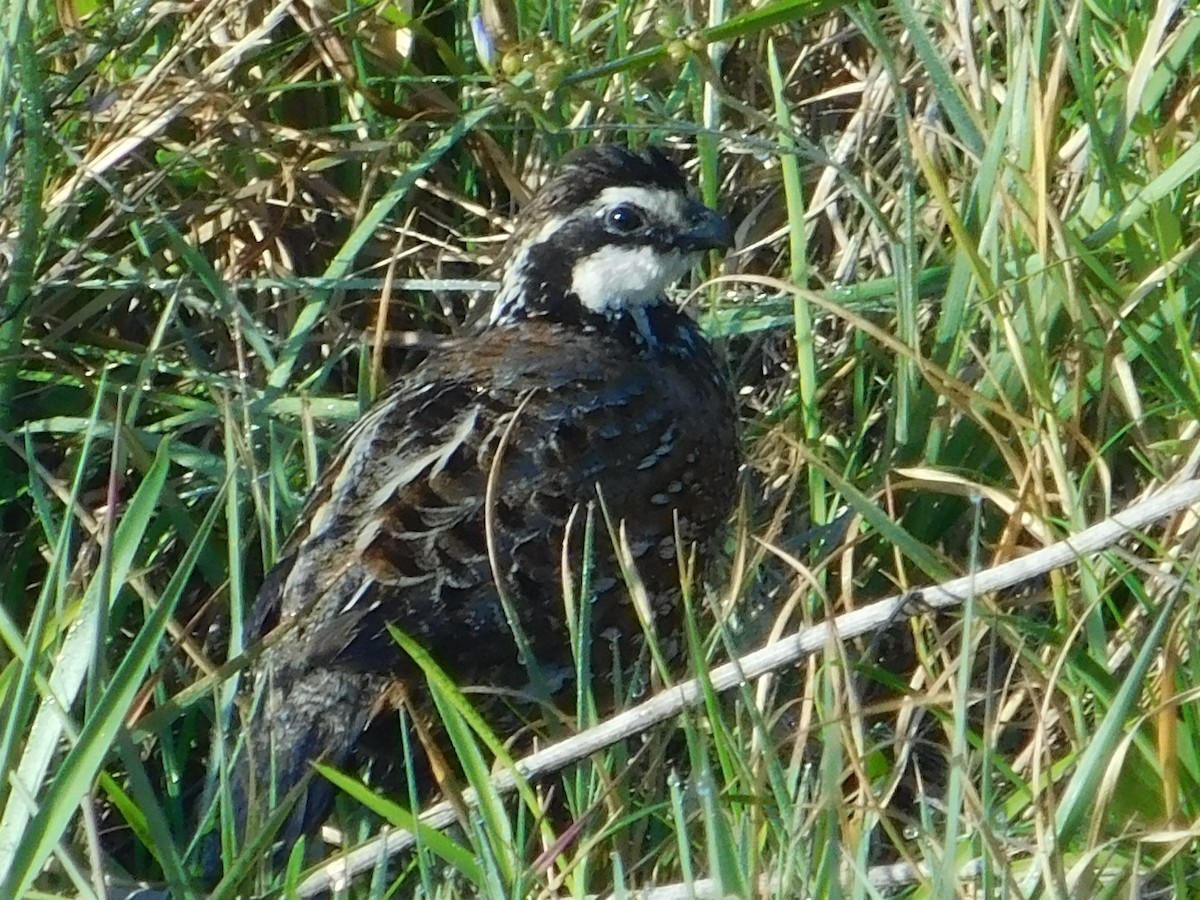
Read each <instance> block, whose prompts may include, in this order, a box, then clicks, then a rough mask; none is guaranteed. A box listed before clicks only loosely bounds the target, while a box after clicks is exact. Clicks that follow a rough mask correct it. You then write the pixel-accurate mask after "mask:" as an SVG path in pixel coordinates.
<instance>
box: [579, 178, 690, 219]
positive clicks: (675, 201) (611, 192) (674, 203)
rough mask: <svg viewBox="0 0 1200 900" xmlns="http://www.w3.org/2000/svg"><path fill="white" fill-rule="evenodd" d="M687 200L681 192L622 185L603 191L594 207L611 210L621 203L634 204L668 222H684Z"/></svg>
mask: <svg viewBox="0 0 1200 900" xmlns="http://www.w3.org/2000/svg"><path fill="white" fill-rule="evenodd" d="M686 199H687V198H686V197H685V196H684V194H683V193H681V192H680V191H672V190H667V189H666V188H647V187H639V186H636V185H628V184H621V185H614V186H613V187H606V188H605V189H604V190H602V191H601V192H600V194H599V195H598V196H597V197H596V200H595V202H594V203H593V207H594V208H597V209H610V208H611V207H614V206H616V205H618V204H620V203H632V204H633V205H634V206H639V207H641V208H642V209H644V210H646V211H647V212H650V213H652V214H653V215H655V216H657V217H660V218H662V219H665V220H667V221H671V222H682V221H683V220H684V218H685V215H684V202H685V201H686Z"/></svg>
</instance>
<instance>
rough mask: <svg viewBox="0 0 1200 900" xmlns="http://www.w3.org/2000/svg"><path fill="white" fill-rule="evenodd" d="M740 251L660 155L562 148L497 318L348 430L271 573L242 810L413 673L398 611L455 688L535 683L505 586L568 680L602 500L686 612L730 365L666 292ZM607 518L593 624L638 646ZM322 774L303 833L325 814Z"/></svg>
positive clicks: (707, 519)
mask: <svg viewBox="0 0 1200 900" xmlns="http://www.w3.org/2000/svg"><path fill="white" fill-rule="evenodd" d="M728 243H729V232H728V226H727V225H726V224H725V223H724V220H723V219H721V218H720V217H719V216H717V215H716V214H715V213H713V212H712V211H711V210H708V209H706V208H705V207H704V206H702V205H701V204H699V203H698V201H696V200H695V199H694V198H692V197H690V195H689V194H688V191H687V186H686V183H685V182H684V180H683V178H682V176H681V175H680V173H679V171H678V170H677V169H676V168H675V166H674V165H673V164H671V163H670V162H668V161H667V160H666V159H665V158H664V157H663V156H662V155H661V154H659V153H657V152H656V151H649V152H646V153H638V154H635V153H632V152H630V151H628V150H623V149H621V148H615V147H603V148H590V149H588V150H585V151H582V152H581V153H580V154H579V155H577V156H575V157H574V158H572V159H568V160H567V161H565V163H564V165H563V167H562V169H561V171H560V173H559V174H558V175H557V176H556V178H554V179H553V180H552V181H551V182H549V183H548V184H547V185H546V186H545V187H544V188H543V189H542V191H540V192H539V194H538V195H537V197H536V198H535V199H534V201H532V203H531V204H530V206H529V208H528V209H527V210H526V211H525V212H524V214H523V215H522V217H521V221H520V223H519V225H518V228H517V231H516V233H515V234H514V236H513V239H512V241H511V242H510V245H509V250H508V253H507V257H506V262H505V271H504V278H503V286H502V288H501V292H500V295H499V296H498V297H497V300H496V305H495V312H494V313H493V316H492V318H491V320H490V322H489V323H488V324H487V325H486V326H484V327H482V328H481V329H480V330H479V331H478V332H477V333H474V334H471V335H469V336H466V337H463V338H461V339H457V340H454V341H450V342H448V343H446V344H445V345H443V346H442V347H440V348H438V349H437V350H435V351H433V352H432V353H431V354H430V356H429V358H428V359H426V360H425V361H424V362H423V363H422V364H421V365H420V366H419V367H418V368H417V369H416V370H415V371H413V372H412V373H411V374H410V375H408V376H406V377H404V378H402V379H401V380H399V381H398V382H397V383H395V384H394V385H392V386H391V387H390V388H389V389H388V390H387V392H386V393H385V394H384V395H383V396H382V397H381V398H380V399H379V401H378V402H377V403H376V404H375V406H374V407H373V408H372V409H371V410H370V411H369V412H368V413H367V414H366V415H365V416H364V417H363V419H362V420H361V421H359V422H358V424H357V425H355V426H354V428H353V429H352V430H351V431H350V432H349V433H348V434H347V435H346V437H345V439H344V440H343V442H342V444H341V448H340V450H339V451H338V453H337V455H336V457H335V458H334V459H333V461H332V462H331V463H330V465H329V467H328V468H327V470H326V471H325V473H324V475H323V477H322V478H321V479H320V481H319V483H318V484H317V486H316V488H315V490H314V491H313V494H312V496H311V497H310V499H309V501H308V503H307V505H306V507H305V510H304V512H303V513H302V515H301V517H300V520H299V523H298V525H297V527H296V530H295V532H294V533H293V534H292V536H291V538H290V539H289V540H288V542H287V543H286V545H285V546H284V548H283V550H282V552H281V554H280V558H279V561H278V563H277V564H276V566H275V568H274V569H273V570H272V571H271V572H270V574H269V575H268V577H267V579H266V582H265V584H264V585H263V588H262V590H261V592H260V595H259V599H258V603H257V605H256V608H255V611H254V615H253V617H252V622H251V624H250V630H251V632H252V635H253V636H254V637H259V636H262V635H264V634H266V633H268V632H270V631H271V630H273V629H276V628H278V627H281V626H282V627H283V628H285V629H286V631H284V632H281V635H282V636H281V637H280V638H279V640H278V642H277V643H274V644H273V646H271V648H270V649H269V650H267V651H266V652H265V653H264V654H263V656H262V659H261V660H260V662H259V663H258V665H257V667H256V670H255V681H256V688H257V690H258V692H259V693H260V695H261V696H260V702H259V705H258V707H257V712H256V713H255V716H254V719H253V721H252V722H251V723H250V724H249V726H248V728H247V739H248V740H247V743H248V745H249V751H250V754H251V759H252V760H253V761H252V763H250V764H249V765H248V766H246V765H243V767H242V769H241V771H242V775H241V777H240V778H239V782H238V786H237V787H236V788H235V791H236V793H237V797H238V803H239V805H243V806H244V805H245V804H246V802H247V801H246V798H247V796H248V791H247V784H246V776H247V775H249V774H250V773H253V782H254V791H255V793H256V794H257V795H258V796H267V790H268V784H269V782H270V780H271V778H272V776H273V779H274V782H275V793H276V795H277V796H282V795H283V794H284V793H285V792H286V791H287V790H288V789H290V788H291V787H292V786H293V785H294V784H295V783H297V781H298V780H299V779H300V778H302V777H303V776H304V774H305V772H306V771H307V769H308V767H309V764H310V763H311V762H312V761H314V760H318V759H324V760H326V761H328V762H330V763H332V764H334V765H337V764H340V763H342V762H343V761H344V760H345V759H346V757H347V755H348V753H349V751H350V750H351V749H352V747H353V745H354V743H355V741H356V740H357V739H358V738H359V736H360V735H361V734H362V732H363V730H364V728H365V727H366V725H367V723H368V721H369V720H370V718H371V717H372V716H373V715H375V714H376V713H377V712H378V710H379V708H380V706H381V705H382V704H383V703H384V701H385V698H386V697H387V696H389V694H390V693H391V689H392V688H394V687H395V686H396V685H397V684H405V685H411V686H414V687H415V686H417V685H419V682H420V675H419V671H418V670H417V668H416V666H415V665H414V664H413V663H412V661H411V660H410V659H409V658H408V657H407V655H406V654H405V653H403V652H402V651H401V650H400V648H399V647H398V646H397V645H396V643H395V641H394V640H393V638H392V636H391V635H390V633H389V631H388V626H389V625H392V626H395V627H396V628H398V629H400V630H401V631H404V632H406V633H407V634H408V635H410V636H411V637H412V638H414V639H415V640H416V641H418V642H419V643H420V644H421V645H423V646H424V647H425V649H427V650H428V651H429V652H430V653H431V654H432V656H433V657H434V659H436V660H437V662H438V663H439V664H440V665H441V666H443V667H444V668H445V669H446V670H447V671H448V672H449V673H450V674H451V675H452V676H453V677H454V678H455V679H456V680H457V681H458V683H460V684H463V685H471V684H484V685H489V686H500V687H507V688H519V687H521V686H522V685H524V684H525V683H526V682H527V680H528V669H527V665H526V663H527V661H526V660H523V659H521V657H520V655H519V654H518V651H517V643H516V640H515V639H514V636H513V629H512V627H511V625H510V622H509V620H508V619H507V618H506V613H505V608H504V605H503V604H502V602H501V591H499V590H498V589H497V582H499V585H500V587H501V588H502V590H503V593H504V595H505V596H506V597H507V598H508V599H509V601H510V603H511V608H512V609H513V610H514V611H515V613H516V615H517V617H518V619H519V627H520V630H521V631H523V632H524V634H525V636H526V637H527V638H528V640H529V641H530V643H531V646H532V650H533V656H534V658H535V659H536V661H537V664H538V666H539V667H540V670H541V671H542V672H543V673H544V674H546V675H547V677H548V679H549V680H550V681H558V682H561V679H562V678H563V677H567V676H569V674H570V673H571V672H572V671H573V663H572V651H571V645H570V639H569V637H568V625H567V622H566V613H565V610H564V603H563V588H562V583H563V581H562V579H563V573H562V561H563V558H564V554H563V546H564V541H566V542H567V545H568V546H569V548H570V550H569V552H568V554H567V558H568V559H569V560H570V561H571V562H570V565H571V566H572V567H573V570H574V572H575V573H576V574H578V572H579V567H580V562H581V558H580V557H581V547H582V540H583V533H584V521H585V519H586V515H587V508H588V506H589V505H590V504H593V505H594V507H593V508H595V509H597V510H599V509H600V508H601V507H602V509H603V511H604V513H606V514H607V517H608V520H609V521H610V522H611V523H613V524H614V525H616V524H618V523H621V524H623V527H624V530H625V536H626V539H627V541H628V545H629V547H630V548H631V550H632V553H633V557H634V560H635V562H636V565H637V571H638V575H639V577H640V578H641V579H642V581H643V582H644V584H645V586H646V588H647V591H648V595H649V597H650V599H651V606H652V608H653V609H654V610H655V612H656V616H657V617H659V619H660V627H664V628H665V629H666V630H670V629H671V628H673V627H674V624H673V620H674V613H675V607H676V604H677V599H678V593H679V584H678V582H679V568H678V563H677V554H678V552H679V543H678V539H682V541H683V542H684V544H685V545H686V544H690V543H692V542H699V543H701V544H704V543H706V542H708V541H709V540H710V539H711V538H712V537H713V535H714V534H715V532H716V531H717V530H718V529H719V528H720V527H721V525H722V524H723V522H724V521H725V519H726V517H727V515H728V512H729V509H730V507H731V505H732V502H733V498H734V493H735V482H736V472H737V468H738V463H739V456H738V450H737V436H736V427H735V425H736V422H735V413H734V407H733V403H732V399H731V396H730V392H729V389H728V386H727V385H726V383H725V381H724V379H723V377H722V375H721V371H720V368H719V366H718V365H717V362H716V360H715V359H714V357H713V355H712V352H711V350H710V348H709V346H708V344H707V343H706V342H705V340H704V339H703V337H702V336H701V335H700V333H699V331H698V329H697V327H696V325H695V324H694V323H693V322H692V320H691V319H690V318H688V317H687V316H686V315H685V314H684V313H682V312H680V311H679V310H677V309H676V308H675V307H674V306H672V305H671V304H669V303H668V302H666V301H665V299H661V293H662V289H663V288H664V287H665V286H666V285H668V284H669V283H670V282H671V281H674V280H675V279H676V278H677V277H678V275H679V274H681V273H682V272H683V271H685V270H686V268H687V267H688V265H689V263H690V261H691V260H692V259H693V258H694V256H695V254H696V252H697V251H699V250H702V249H704V248H710V247H721V246H727V245H728ZM597 276H599V277H597ZM595 521H596V523H597V526H598V527H597V528H596V532H595V533H596V540H595V550H594V571H593V573H592V577H591V580H590V588H591V591H592V592H593V594H594V595H595V599H594V601H593V602H592V605H591V606H590V613H591V634H592V635H593V636H595V638H594V639H595V643H596V645H597V646H598V647H599V646H600V645H603V644H607V640H605V639H601V638H599V637H598V636H599V635H606V636H607V637H617V638H618V639H622V640H626V641H635V640H636V639H637V637H638V636H639V635H641V633H642V628H641V626H640V625H639V621H638V616H637V614H636V610H635V608H634V607H633V605H632V603H631V602H630V600H629V598H628V590H627V588H626V585H625V583H624V580H623V579H622V578H621V575H620V572H619V569H618V567H617V565H616V562H615V559H614V553H613V550H612V543H611V541H610V540H609V538H608V532H607V530H606V528H605V525H604V523H605V519H604V516H603V514H600V513H597V515H596V519H595ZM569 522H571V523H572V524H571V526H570V528H569V529H568V523H569ZM568 531H569V533H568ZM489 535H490V541H489ZM600 649H602V648H600ZM596 658H597V659H601V658H603V656H602V654H601V653H597V655H596ZM625 658H628V656H626V657H625ZM319 782H320V780H319V779H316V780H315V781H314V784H313V786H312V788H310V790H309V794H308V797H307V798H306V801H302V802H301V804H300V807H299V808H298V809H297V810H296V811H295V813H294V814H293V816H292V818H291V820H290V822H289V826H288V832H289V835H290V836H293V837H294V836H295V835H297V834H299V833H301V832H303V831H308V830H310V829H311V828H313V827H314V826H315V825H317V824H319V822H320V819H321V818H322V817H323V816H324V815H325V813H326V811H327V802H326V801H327V799H328V787H327V786H324V785H322V784H319ZM242 814H243V815H244V810H243V813H242Z"/></svg>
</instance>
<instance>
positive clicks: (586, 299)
mask: <svg viewBox="0 0 1200 900" xmlns="http://www.w3.org/2000/svg"><path fill="white" fill-rule="evenodd" d="M693 260H694V254H691V253H688V254H684V253H682V252H681V251H679V250H671V251H669V252H666V253H664V252H662V251H661V250H657V249H655V248H654V247H647V246H620V245H610V246H607V247H602V248H600V249H599V250H597V251H596V252H595V253H593V254H591V255H590V256H585V257H584V258H583V259H581V260H579V262H577V263H575V265H574V267H572V269H571V290H572V291H574V293H575V295H576V296H577V297H579V302H580V303H582V304H583V306H584V307H585V308H587V309H588V310H590V311H591V312H594V313H610V312H617V311H619V310H622V309H634V308H637V307H642V306H645V305H647V304H649V303H654V302H655V301H656V300H659V299H660V298H661V297H662V296H663V292H664V291H665V290H666V289H667V288H668V287H670V286H671V285H672V284H674V283H675V282H676V281H678V280H679V279H680V278H682V277H683V276H684V275H686V274H687V273H688V270H689V269H690V268H691V266H692V262H693Z"/></svg>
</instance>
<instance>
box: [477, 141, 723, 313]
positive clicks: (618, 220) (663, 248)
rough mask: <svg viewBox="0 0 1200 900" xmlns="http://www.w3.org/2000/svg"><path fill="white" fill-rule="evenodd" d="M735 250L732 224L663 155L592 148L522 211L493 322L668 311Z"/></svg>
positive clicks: (569, 162)
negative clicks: (681, 288)
mask: <svg viewBox="0 0 1200 900" xmlns="http://www.w3.org/2000/svg"><path fill="white" fill-rule="evenodd" d="M732 243H733V235H732V232H731V230H730V227H729V223H728V221H727V220H726V219H725V217H724V216H722V215H721V214H720V213H718V212H716V211H715V210H713V209H710V208H709V207H707V206H705V205H704V204H703V203H702V202H700V200H699V199H698V198H697V197H696V195H695V193H694V192H693V191H692V190H691V188H690V186H689V184H688V182H687V180H686V179H685V178H684V176H683V173H682V172H680V170H679V168H678V167H677V166H676V165H675V164H674V163H673V162H671V161H670V160H669V159H667V157H666V156H664V155H663V154H662V152H661V151H659V150H658V149H657V148H654V147H650V148H648V149H646V150H643V151H634V150H629V149H627V148H625V147H620V146H615V145H611V144H600V145H593V146H588V147H584V148H582V149H580V150H577V151H576V152H574V153H572V154H570V155H568V156H567V157H565V158H564V159H563V160H562V162H561V164H560V165H559V168H558V171H557V172H556V174H555V175H554V177H553V178H551V179H550V180H549V181H548V182H547V183H546V184H545V185H544V186H543V187H542V188H541V190H539V191H538V192H537V194H536V196H535V197H534V198H533V200H532V201H530V203H529V205H528V206H527V207H526V208H525V209H524V210H522V212H521V215H520V217H519V221H518V223H517V228H516V231H515V232H514V234H513V236H512V238H511V239H510V241H509V244H508V247H507V248H506V251H505V254H504V268H503V274H502V278H501V288H500V293H499V294H498V296H497V298H496V301H495V304H494V305H493V309H492V317H491V322H492V324H506V323H512V322H516V321H520V320H521V319H527V318H532V317H538V316H543V317H548V318H550V319H552V320H557V321H566V322H576V321H585V322H586V321H588V320H591V319H593V318H595V317H609V318H614V317H619V316H621V315H623V314H628V313H633V314H635V315H637V314H638V313H639V311H642V312H644V310H645V308H646V307H648V306H653V305H656V304H658V303H659V302H661V301H662V300H663V298H664V296H665V291H666V289H667V288H668V287H670V286H671V285H672V284H674V283H675V282H676V281H678V280H679V279H680V278H682V277H683V276H684V275H686V274H687V273H688V271H690V269H691V268H692V266H693V265H694V264H695V263H696V260H697V258H698V257H699V255H700V253H701V252H703V251H705V250H715V249H724V248H728V247H730V246H731V245H732Z"/></svg>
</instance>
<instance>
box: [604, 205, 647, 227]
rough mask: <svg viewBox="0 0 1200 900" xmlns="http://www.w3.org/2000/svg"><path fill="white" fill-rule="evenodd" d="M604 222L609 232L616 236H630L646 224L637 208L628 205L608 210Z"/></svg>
mask: <svg viewBox="0 0 1200 900" xmlns="http://www.w3.org/2000/svg"><path fill="white" fill-rule="evenodd" d="M604 222H605V224H606V225H607V226H608V229H609V230H610V231H615V232H616V233H617V234H632V233H633V232H635V231H637V230H638V229H639V228H642V227H643V226H644V225H645V224H646V223H645V220H644V219H643V218H642V214H641V212H640V211H639V210H638V209H637V207H635V206H631V205H629V204H628V203H622V204H621V205H620V206H614V207H613V208H612V209H610V210H609V211H608V213H607V214H606V215H605V217H604Z"/></svg>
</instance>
